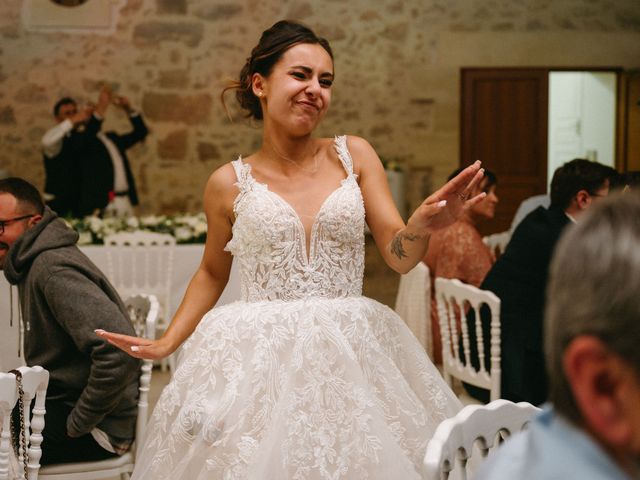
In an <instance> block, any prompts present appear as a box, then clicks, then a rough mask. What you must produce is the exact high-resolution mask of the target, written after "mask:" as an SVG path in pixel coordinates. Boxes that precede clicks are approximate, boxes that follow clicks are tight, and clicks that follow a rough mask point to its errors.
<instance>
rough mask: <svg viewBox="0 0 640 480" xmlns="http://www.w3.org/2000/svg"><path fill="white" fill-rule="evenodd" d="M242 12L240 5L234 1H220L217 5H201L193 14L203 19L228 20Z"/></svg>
mask: <svg viewBox="0 0 640 480" xmlns="http://www.w3.org/2000/svg"><path fill="white" fill-rule="evenodd" d="M240 13H242V6H241V5H236V4H235V3H221V4H218V5H206V6H204V5H203V6H201V7H200V8H198V9H197V10H194V12H193V14H194V15H195V16H196V17H198V18H202V19H203V20H209V21H216V20H229V19H231V18H233V17H236V16H238V15H239V14H240Z"/></svg>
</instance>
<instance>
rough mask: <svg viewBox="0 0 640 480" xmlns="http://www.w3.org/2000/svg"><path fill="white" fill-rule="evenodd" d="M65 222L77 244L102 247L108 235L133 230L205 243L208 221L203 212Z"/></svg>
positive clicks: (76, 219)
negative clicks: (166, 234) (76, 239)
mask: <svg viewBox="0 0 640 480" xmlns="http://www.w3.org/2000/svg"><path fill="white" fill-rule="evenodd" d="M65 221H66V222H67V225H69V226H70V227H71V228H73V229H74V230H75V231H76V232H78V235H79V236H80V238H79V239H78V245H92V244H93V245H101V244H103V243H104V237H106V236H107V235H111V234H114V233H118V232H133V231H136V230H146V231H149V232H157V233H169V234H171V235H173V236H174V237H176V243H204V242H205V240H206V238H207V220H206V217H205V215H204V213H198V214H195V215H189V214H180V215H146V216H143V217H105V218H100V217H98V216H89V217H84V218H67V219H65Z"/></svg>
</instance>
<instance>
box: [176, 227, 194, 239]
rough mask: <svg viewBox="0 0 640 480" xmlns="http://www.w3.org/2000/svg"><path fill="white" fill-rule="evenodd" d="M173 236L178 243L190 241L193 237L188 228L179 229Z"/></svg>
mask: <svg viewBox="0 0 640 480" xmlns="http://www.w3.org/2000/svg"><path fill="white" fill-rule="evenodd" d="M173 236H174V237H176V240H177V241H181V240H183V241H184V240H189V239H190V238H191V237H192V236H193V235H192V234H191V230H189V229H188V228H187V227H178V228H176V229H175V230H174V231H173Z"/></svg>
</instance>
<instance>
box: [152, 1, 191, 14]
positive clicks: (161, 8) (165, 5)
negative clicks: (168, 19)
mask: <svg viewBox="0 0 640 480" xmlns="http://www.w3.org/2000/svg"><path fill="white" fill-rule="evenodd" d="M156 11H157V12H158V14H160V15H163V14H174V15H175V14H177V15H185V14H186V13H187V1H186V0H156Z"/></svg>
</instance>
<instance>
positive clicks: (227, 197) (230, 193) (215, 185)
mask: <svg viewBox="0 0 640 480" xmlns="http://www.w3.org/2000/svg"><path fill="white" fill-rule="evenodd" d="M238 180H239V179H238V177H237V175H236V171H235V169H234V167H233V165H232V164H231V163H225V164H224V165H222V166H221V167H219V168H217V169H216V170H214V171H213V173H211V175H209V178H208V179H207V183H206V185H205V188H204V196H205V205H208V204H210V201H215V202H214V203H216V204H218V205H227V206H229V205H231V204H232V203H233V200H234V199H235V197H236V196H237V194H238Z"/></svg>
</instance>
